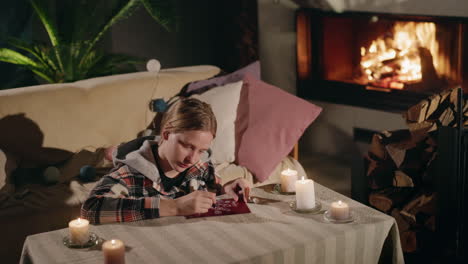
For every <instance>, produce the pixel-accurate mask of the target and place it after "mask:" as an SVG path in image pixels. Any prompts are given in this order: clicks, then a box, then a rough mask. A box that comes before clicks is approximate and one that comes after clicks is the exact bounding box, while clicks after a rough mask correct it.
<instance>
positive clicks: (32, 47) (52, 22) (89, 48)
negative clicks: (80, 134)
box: [0, 0, 176, 83]
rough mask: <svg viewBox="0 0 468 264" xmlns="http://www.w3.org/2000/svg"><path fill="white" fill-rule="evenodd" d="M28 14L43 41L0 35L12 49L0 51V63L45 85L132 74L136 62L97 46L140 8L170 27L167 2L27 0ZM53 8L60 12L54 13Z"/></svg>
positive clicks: (171, 15)
mask: <svg viewBox="0 0 468 264" xmlns="http://www.w3.org/2000/svg"><path fill="white" fill-rule="evenodd" d="M29 2H30V4H31V6H32V9H33V12H34V13H35V14H36V15H37V16H38V18H39V20H40V21H41V23H42V25H43V26H44V28H45V30H46V32H47V36H48V38H49V43H40V42H37V41H36V42H33V43H29V42H25V41H23V40H21V39H19V38H13V37H5V42H6V43H8V44H10V45H11V46H12V47H14V48H15V49H16V50H15V49H10V48H0V61H3V62H7V63H13V64H16V65H19V66H21V67H25V68H27V69H29V70H31V71H32V72H33V73H34V74H35V75H37V76H38V77H40V78H41V79H43V80H45V81H46V82H49V83H59V82H73V81H77V80H82V79H87V78H92V77H97V76H105V75H110V74H118V73H125V72H131V71H135V70H136V69H135V65H136V64H137V63H141V62H142V61H141V60H140V59H137V58H135V57H132V56H129V55H124V54H112V53H106V52H104V51H102V49H100V48H99V47H98V44H99V42H100V41H101V40H102V37H103V36H104V35H105V33H106V32H107V31H108V30H109V29H110V28H111V27H112V26H113V25H115V24H116V23H117V22H119V21H122V20H124V19H126V18H128V17H130V16H131V15H132V14H133V13H134V12H135V11H136V10H137V9H138V8H140V7H143V8H144V9H145V10H146V11H147V12H148V13H149V14H150V15H151V17H152V18H153V19H154V20H155V21H156V22H157V23H159V24H160V25H162V26H163V27H164V28H165V29H167V30H170V29H173V28H174V27H175V23H176V15H175V5H174V3H173V1H171V0H81V1H77V0H55V1H52V0H30V1H29ZM54 10H60V12H55V14H54V12H53V11H54Z"/></svg>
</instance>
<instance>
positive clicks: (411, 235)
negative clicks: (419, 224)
mask: <svg viewBox="0 0 468 264" xmlns="http://www.w3.org/2000/svg"><path fill="white" fill-rule="evenodd" d="M400 239H401V248H402V249H403V252H406V253H411V252H415V251H416V250H417V249H418V244H417V239H416V232H415V231H412V230H407V231H404V232H401V233H400Z"/></svg>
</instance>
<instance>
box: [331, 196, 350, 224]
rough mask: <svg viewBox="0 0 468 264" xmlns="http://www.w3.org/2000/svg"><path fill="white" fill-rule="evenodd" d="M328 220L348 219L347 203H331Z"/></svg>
mask: <svg viewBox="0 0 468 264" xmlns="http://www.w3.org/2000/svg"><path fill="white" fill-rule="evenodd" d="M330 218H333V219H336V220H344V219H348V218H349V206H348V204H347V203H345V202H342V201H341V200H340V201H338V202H333V203H332V204H331V207H330Z"/></svg>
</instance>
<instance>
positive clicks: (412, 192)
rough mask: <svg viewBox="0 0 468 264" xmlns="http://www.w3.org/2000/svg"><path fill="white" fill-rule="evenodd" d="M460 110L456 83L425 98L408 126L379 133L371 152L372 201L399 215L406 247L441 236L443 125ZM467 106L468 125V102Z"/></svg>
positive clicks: (418, 246)
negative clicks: (438, 168)
mask: <svg viewBox="0 0 468 264" xmlns="http://www.w3.org/2000/svg"><path fill="white" fill-rule="evenodd" d="M455 111H458V110H457V109H456V89H452V90H447V91H445V92H443V93H441V94H437V95H434V96H432V97H430V98H428V99H426V100H424V101H422V102H421V103H419V104H418V105H415V106H413V107H411V108H410V109H409V110H408V111H407V113H405V114H404V117H405V119H406V121H407V124H408V127H409V128H408V129H406V130H398V131H392V132H387V131H384V132H382V133H378V134H375V135H374V137H373V139H372V142H371V146H370V148H369V152H368V155H366V157H365V164H366V173H367V179H368V186H369V188H370V189H371V192H370V195H369V203H370V204H371V205H372V206H373V207H375V208H376V209H378V210H380V211H382V212H385V213H387V214H389V215H392V216H393V217H394V218H395V220H396V222H397V224H398V228H399V232H400V238H401V244H402V248H403V251H404V252H416V251H419V250H421V249H422V248H424V247H425V244H428V243H431V242H430V241H431V240H432V238H435V232H434V231H435V223H436V219H437V206H436V205H437V193H435V192H434V188H433V184H434V183H433V177H434V176H435V174H434V171H435V168H434V164H435V162H434V161H435V160H436V159H437V142H436V139H437V128H438V127H440V126H455V125H456V123H457V122H456V121H457V120H455ZM462 111H463V113H464V117H465V119H464V124H465V125H468V104H465V107H464V109H463V110H462ZM427 246H429V245H427Z"/></svg>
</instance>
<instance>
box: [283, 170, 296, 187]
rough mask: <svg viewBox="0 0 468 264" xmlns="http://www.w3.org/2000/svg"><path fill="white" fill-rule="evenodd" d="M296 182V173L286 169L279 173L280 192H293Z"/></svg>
mask: <svg viewBox="0 0 468 264" xmlns="http://www.w3.org/2000/svg"><path fill="white" fill-rule="evenodd" d="M296 181H297V171H295V170H291V169H289V168H288V169H287V170H283V171H282V172H281V191H282V192H295V191H296V186H295V183H296Z"/></svg>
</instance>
